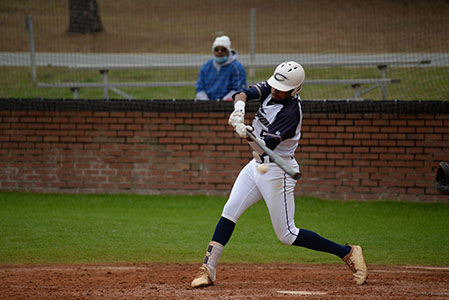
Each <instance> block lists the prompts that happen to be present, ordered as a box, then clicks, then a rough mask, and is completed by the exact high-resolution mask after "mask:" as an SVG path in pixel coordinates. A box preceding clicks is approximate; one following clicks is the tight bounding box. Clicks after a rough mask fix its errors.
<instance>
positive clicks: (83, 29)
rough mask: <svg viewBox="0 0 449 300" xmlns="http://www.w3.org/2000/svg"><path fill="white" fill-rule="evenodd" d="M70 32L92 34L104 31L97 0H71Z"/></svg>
mask: <svg viewBox="0 0 449 300" xmlns="http://www.w3.org/2000/svg"><path fill="white" fill-rule="evenodd" d="M69 17H70V23H69V32H70V33H81V34H91V33H97V32H102V31H103V26H102V25H101V20H100V13H99V11H98V5H97V1H96V0H69Z"/></svg>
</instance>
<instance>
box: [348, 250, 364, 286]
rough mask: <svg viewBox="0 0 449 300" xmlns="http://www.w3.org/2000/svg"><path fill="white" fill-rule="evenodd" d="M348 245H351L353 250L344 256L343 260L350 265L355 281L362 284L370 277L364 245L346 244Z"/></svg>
mask: <svg viewBox="0 0 449 300" xmlns="http://www.w3.org/2000/svg"><path fill="white" fill-rule="evenodd" d="M346 246H349V247H351V252H349V253H348V254H347V255H346V256H345V257H344V258H343V261H344V262H345V263H346V264H347V265H348V267H349V269H351V271H352V273H353V275H354V279H355V282H356V283H357V284H358V285H362V284H364V283H365V282H366V278H367V277H368V268H367V267H366V263H365V258H364V257H363V250H362V247H360V246H358V245H354V246H353V245H349V244H346Z"/></svg>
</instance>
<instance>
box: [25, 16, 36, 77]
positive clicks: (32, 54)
mask: <svg viewBox="0 0 449 300" xmlns="http://www.w3.org/2000/svg"><path fill="white" fill-rule="evenodd" d="M25 28H26V30H28V33H29V34H28V36H29V39H30V61H31V74H32V76H33V82H36V53H35V50H34V32H33V18H32V17H31V16H30V15H27V16H26V17H25Z"/></svg>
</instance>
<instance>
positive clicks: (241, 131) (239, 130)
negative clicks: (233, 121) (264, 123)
mask: <svg viewBox="0 0 449 300" xmlns="http://www.w3.org/2000/svg"><path fill="white" fill-rule="evenodd" d="M247 130H248V131H253V128H252V127H251V126H249V125H245V124H243V123H239V124H237V126H235V131H236V132H237V133H238V134H239V135H240V137H242V138H247V137H248V135H247V134H246V131H247Z"/></svg>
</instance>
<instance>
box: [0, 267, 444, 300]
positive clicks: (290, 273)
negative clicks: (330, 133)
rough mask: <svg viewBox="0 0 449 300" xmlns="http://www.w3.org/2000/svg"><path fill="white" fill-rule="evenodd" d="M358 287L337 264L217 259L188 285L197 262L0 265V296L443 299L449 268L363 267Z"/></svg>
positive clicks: (67, 297)
mask: <svg viewBox="0 0 449 300" xmlns="http://www.w3.org/2000/svg"><path fill="white" fill-rule="evenodd" d="M368 268H369V271H370V273H369V276H368V281H367V283H366V284H365V285H363V286H357V285H356V284H355V283H354V282H353V280H352V275H351V273H350V271H349V269H347V267H346V266H345V265H344V264H341V265H292V264H262V265H256V264H222V265H220V266H219V267H218V273H217V281H216V284H215V285H214V286H211V287H208V288H203V289H192V288H191V287H190V282H191V280H192V278H193V276H194V275H195V274H196V272H197V269H198V264H154V263H148V264H147V263H135V264H129V263H122V264H89V265H85V264H69V265H8V266H0V299H201V300H206V299H449V268H448V267H425V266H368Z"/></svg>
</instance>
